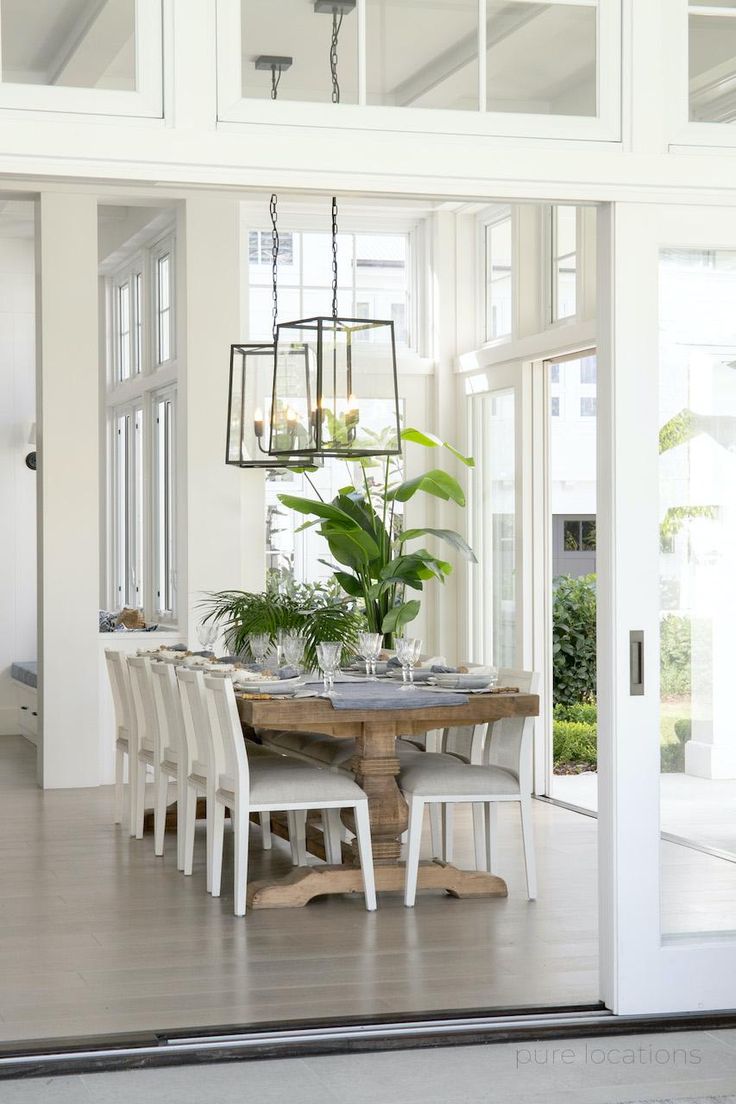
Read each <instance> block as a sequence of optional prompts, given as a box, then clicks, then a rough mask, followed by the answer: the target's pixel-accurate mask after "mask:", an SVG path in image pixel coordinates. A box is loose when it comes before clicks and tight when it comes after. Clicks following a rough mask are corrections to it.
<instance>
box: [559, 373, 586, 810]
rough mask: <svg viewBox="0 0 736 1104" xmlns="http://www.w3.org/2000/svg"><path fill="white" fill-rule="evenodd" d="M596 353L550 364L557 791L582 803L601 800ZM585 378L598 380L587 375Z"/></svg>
mask: <svg viewBox="0 0 736 1104" xmlns="http://www.w3.org/2000/svg"><path fill="white" fill-rule="evenodd" d="M595 366H596V357H595V355H589V356H586V357H580V358H576V359H575V360H566V361H560V362H558V363H557V364H551V365H549V389H550V392H551V396H552V402H554V401H555V400H557V401H558V402H559V404H560V405H559V410H560V415H559V416H558V417H553V418H552V419H551V421H550V422H549V423H548V427H547V431H548V434H549V509H550V517H549V519H548V524H549V526H550V532H551V537H552V595H551V599H552V600H551V609H552V645H553V654H552V670H551V681H552V704H553V710H552V718H551V737H552V767H553V771H552V779H551V796H552V797H554V798H557V799H558V800H560V801H565V802H568V803H569V804H570V805H574V806H577V807H578V808H582V809H592V810H595V809H597V807H598V775H597V758H598V753H597V739H598V737H597V724H598V720H597V705H596V570H597V562H596V544H597V541H596V509H597V471H596V437H597V432H596V430H597V426H596V419H595V417H594V416H591V417H587V418H581V417H580V402H581V399H582V398H586V399H589V401H590V402H591V403H592V404H595V397H596V386H595ZM587 378H591V379H592V380H593V382H592V383H588V382H585V381H586V379H587Z"/></svg>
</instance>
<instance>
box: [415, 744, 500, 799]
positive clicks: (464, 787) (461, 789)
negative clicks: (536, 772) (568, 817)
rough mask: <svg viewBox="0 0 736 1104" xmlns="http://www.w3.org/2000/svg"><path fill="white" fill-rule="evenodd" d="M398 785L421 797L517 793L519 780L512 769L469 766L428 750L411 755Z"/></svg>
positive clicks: (452, 757)
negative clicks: (430, 752)
mask: <svg viewBox="0 0 736 1104" xmlns="http://www.w3.org/2000/svg"><path fill="white" fill-rule="evenodd" d="M399 785H400V786H401V789H402V790H404V792H405V793H413V794H418V795H421V796H424V797H439V796H441V795H443V794H453V795H454V794H469V795H476V794H477V795H481V794H488V795H489V796H492V795H495V794H500V795H506V794H518V793H519V780H518V778H516V777H515V775H513V774H512V773H511V771H507V770H503V769H502V768H501V767H476V766H468V764H467V763H461V762H460V761H459V760H458V759H456V758H455V757H454V756H452V755H435V754H429V753H427V752H425V753H424V754H419V755H416V756H414V757H413V758H412V759H411V760H410V761H409V762H408V763H407V764H406V766H403V767H402V770H401V774H400V776H399Z"/></svg>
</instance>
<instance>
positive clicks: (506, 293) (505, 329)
mask: <svg viewBox="0 0 736 1104" xmlns="http://www.w3.org/2000/svg"><path fill="white" fill-rule="evenodd" d="M511 314H512V245H511V216H510V215H508V216H507V217H506V218H503V219H500V220H499V221H498V222H494V223H492V224H491V225H490V226H488V227H486V341H493V340H495V339H496V338H500V337H509V336H510V335H511V331H512V320H511Z"/></svg>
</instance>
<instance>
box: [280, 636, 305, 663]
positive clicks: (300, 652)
mask: <svg viewBox="0 0 736 1104" xmlns="http://www.w3.org/2000/svg"><path fill="white" fill-rule="evenodd" d="M306 643H307V642H306V640H305V639H304V637H303V636H299V634H298V633H286V635H285V636H284V638H283V640H282V642H281V647H282V651H283V655H284V663H285V664H286V666H287V667H295V668H296V669H297V671H300V670H301V666H302V663H303V662H304V649H305V647H306Z"/></svg>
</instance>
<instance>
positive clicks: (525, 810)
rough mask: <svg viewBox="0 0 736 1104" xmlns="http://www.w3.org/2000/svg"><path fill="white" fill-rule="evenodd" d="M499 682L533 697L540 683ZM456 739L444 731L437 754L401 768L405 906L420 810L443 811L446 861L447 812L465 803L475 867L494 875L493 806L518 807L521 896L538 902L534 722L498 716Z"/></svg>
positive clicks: (512, 678)
mask: <svg viewBox="0 0 736 1104" xmlns="http://www.w3.org/2000/svg"><path fill="white" fill-rule="evenodd" d="M499 683H500V684H501V685H504V684H506V685H509V686H512V685H513V686H516V687H518V689H519V690H520V691H521V692H522V693H529V694H536V693H538V692H539V683H540V676H539V675H538V674H537V673H536V672H530V671H510V670H503V671H501V672H499ZM459 735H460V731H459V730H457V731H453V730H452V729H448V730H446V736H445V741H444V746H445V750H444V751H443V752H440V753H430V752H425V753H424V755H420V756H414V757H413V758H412V759H411V760H410V761H408V762H407V763H406V764H405V765H402V770H401V774H400V776H399V785H400V786H401V789H402V791H403V793H404V795H405V797H406V799H407V801H408V803H409V834H408V848H407V858H406V887H405V896H404V903H405V904H406V905H408V906H410V907H411V906H412V905H413V904H414V901H415V899H416V887H417V876H418V870H419V854H420V848H421V836H422V823H423V820H424V809H425V806H426V805H429V806H430V808H431V807H433V806H435V807H436V806H440V807H442V809H443V813H444V815H443V836H444V843H443V852H444V853H443V858H444V859H445V861H446V862H450V861H451V859H452V808H453V807H454V806H455V805H456V804H460V803H463V804H471V805H472V806H473V820H474V835H475V837H476V839H475V844H476V846H475V854H476V865H477V866H480V863H479V859H480V858H481V857H482V858H483V859H484V862H485V868H486V870H488V871H493V870H495V868H496V864H497V846H496V845H497V834H498V832H497V823H498V817H497V808H498V804H499V803H501V802H509V801H513V802H516V803H518V805H519V809H520V814H521V831H522V843H523V851H524V864H525V869H526V883H527V893H528V896H529V899H530V900H533V899H534V898H536V896H537V877H536V860H535V853H534V834H533V819H532V797H531V794H532V769H533V768H532V757H533V735H534V718H533V717H504V718H503V719H502V720H499V721H495V722H493V723H491V724H489V725H479V726H474V727H473V729H472V731H470V732H469V730H468V729H467V728H466V729H465V732H464V734H463V735H464V736H465V740H464V741H460V740H459V739H458V737H459ZM468 735H469V740H468V739H467V737H468ZM459 743H464V748H460V747H458V744H459ZM479 810H480V811H481V812H482V836H483V842H484V847H483V849H482V851H481V849H480V848H479V846H478V838H477V837H478V833H479V828H480V827H481V825H479V823H478V811H479ZM433 850H434V847H433Z"/></svg>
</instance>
